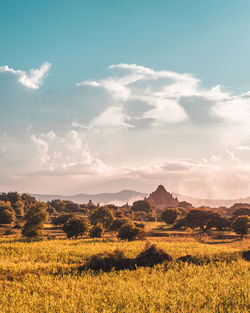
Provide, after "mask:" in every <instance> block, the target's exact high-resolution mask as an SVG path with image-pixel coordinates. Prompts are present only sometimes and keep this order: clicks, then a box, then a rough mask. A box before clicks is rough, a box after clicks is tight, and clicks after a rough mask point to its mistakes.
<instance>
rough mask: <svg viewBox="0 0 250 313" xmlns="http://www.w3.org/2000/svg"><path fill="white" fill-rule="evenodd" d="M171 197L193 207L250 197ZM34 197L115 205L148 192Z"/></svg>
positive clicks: (36, 195)
mask: <svg viewBox="0 0 250 313" xmlns="http://www.w3.org/2000/svg"><path fill="white" fill-rule="evenodd" d="M172 195H173V197H175V198H177V199H178V200H179V201H187V202H189V203H191V204H192V205H193V206H194V207H199V206H209V207H221V206H226V207H230V206H232V205H233V204H234V203H250V197H246V198H239V199H231V200H225V199H224V200H223V199H216V200H215V199H199V198H194V197H190V196H186V195H181V194H177V193H173V194H172ZM33 196H34V197H35V198H36V199H39V200H40V201H50V200H53V199H61V200H71V201H73V202H76V203H87V202H88V201H89V200H92V202H93V203H95V204H97V203H99V204H108V203H113V204H116V205H123V204H126V203H129V204H132V203H133V202H134V201H136V200H142V199H144V198H145V197H148V196H149V194H148V193H142V192H137V191H134V190H122V191H119V192H114V193H98V194H85V193H79V194H75V195H71V196H63V195H47V194H33Z"/></svg>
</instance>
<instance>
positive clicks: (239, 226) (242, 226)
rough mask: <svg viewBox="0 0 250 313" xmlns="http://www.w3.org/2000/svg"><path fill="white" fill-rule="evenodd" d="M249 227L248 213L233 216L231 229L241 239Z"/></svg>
mask: <svg viewBox="0 0 250 313" xmlns="http://www.w3.org/2000/svg"><path fill="white" fill-rule="evenodd" d="M249 228H250V217H249V216H248V215H242V216H238V217H236V218H235V220H234V221H233V223H232V229H233V231H234V232H235V233H236V234H239V235H240V238H241V239H243V237H244V235H247V234H248V230H249Z"/></svg>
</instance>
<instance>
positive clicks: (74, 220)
mask: <svg viewBox="0 0 250 313" xmlns="http://www.w3.org/2000/svg"><path fill="white" fill-rule="evenodd" d="M89 227H90V223H89V220H88V219H87V218H86V217H84V216H81V215H74V216H73V217H71V218H70V219H68V220H67V222H66V223H65V224H64V225H63V231H64V232H65V233H66V235H67V237H68V238H72V237H74V238H75V239H76V238H78V237H82V236H84V235H85V234H86V233H87V232H88V230H89Z"/></svg>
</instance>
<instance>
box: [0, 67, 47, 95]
mask: <svg viewBox="0 0 250 313" xmlns="http://www.w3.org/2000/svg"><path fill="white" fill-rule="evenodd" d="M50 67H51V64H50V63H49V62H45V63H43V64H42V65H41V66H40V68H38V69H30V70H29V71H28V72H26V71H22V70H15V69H13V68H10V67H9V66H8V65H5V66H0V73H11V74H13V75H15V76H16V77H17V80H18V82H19V83H20V84H22V85H23V86H25V87H27V88H30V89H38V88H39V87H40V86H41V84H42V83H43V80H44V78H45V77H46V75H47V73H48V71H49V69H50Z"/></svg>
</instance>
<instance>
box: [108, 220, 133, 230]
mask: <svg viewBox="0 0 250 313" xmlns="http://www.w3.org/2000/svg"><path fill="white" fill-rule="evenodd" d="M128 222H129V220H128V219H127V218H117V219H114V220H113V222H112V223H111V224H110V226H109V231H118V230H119V229H120V227H121V226H122V225H124V224H126V223H128Z"/></svg>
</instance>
